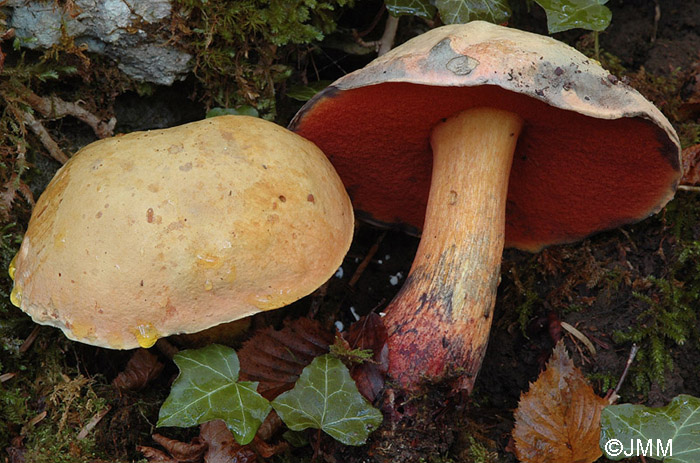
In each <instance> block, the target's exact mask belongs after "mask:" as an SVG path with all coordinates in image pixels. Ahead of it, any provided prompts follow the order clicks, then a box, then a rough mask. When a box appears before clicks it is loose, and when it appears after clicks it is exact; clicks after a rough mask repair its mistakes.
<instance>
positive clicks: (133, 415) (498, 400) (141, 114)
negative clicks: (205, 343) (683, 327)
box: [4, 0, 700, 463]
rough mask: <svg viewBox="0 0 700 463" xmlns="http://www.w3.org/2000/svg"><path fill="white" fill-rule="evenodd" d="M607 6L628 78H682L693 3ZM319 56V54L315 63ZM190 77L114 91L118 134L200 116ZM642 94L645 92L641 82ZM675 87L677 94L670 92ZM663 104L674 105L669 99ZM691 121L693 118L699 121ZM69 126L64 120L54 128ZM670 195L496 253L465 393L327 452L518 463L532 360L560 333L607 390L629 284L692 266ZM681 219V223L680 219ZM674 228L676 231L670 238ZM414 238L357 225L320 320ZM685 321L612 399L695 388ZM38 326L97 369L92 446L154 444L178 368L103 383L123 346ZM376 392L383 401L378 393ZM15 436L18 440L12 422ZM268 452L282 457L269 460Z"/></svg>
mask: <svg viewBox="0 0 700 463" xmlns="http://www.w3.org/2000/svg"><path fill="white" fill-rule="evenodd" d="M657 2H658V3H657ZM607 6H608V7H609V8H610V9H611V10H612V12H613V19H612V23H611V26H610V27H609V28H608V29H607V30H606V31H605V32H603V33H602V34H601V36H600V44H601V48H602V50H603V51H604V52H608V53H610V54H612V55H614V56H616V57H618V58H619V60H620V64H621V66H622V67H623V68H624V69H625V71H626V73H627V74H629V75H630V76H631V78H634V77H635V76H637V77H638V76H639V75H640V74H639V72H640V70H641V69H644V70H645V71H646V73H648V74H651V75H655V76H663V77H666V78H672V77H674V76H676V77H678V76H680V77H679V78H681V79H689V78H690V77H691V68H692V66H693V65H697V63H698V60H699V59H700V1H699V0H663V1H661V0H656V1H655V0H625V1H622V0H611V1H610V2H609V3H608V4H607ZM657 6H658V8H659V9H660V18H659V20H658V24H657V23H656V22H655V8H656V7H657ZM349 20H350V19H348V21H349ZM655 24H656V26H655ZM516 26H518V27H522V28H523V29H528V30H534V31H536V32H540V33H546V20H545V18H544V14H543V13H541V11H538V10H537V9H536V8H535V7H534V6H533V13H532V15H529V16H527V17H525V18H524V19H523V24H516ZM407 29H408V28H407ZM557 38H560V39H562V40H565V41H567V42H568V43H572V44H577V43H578V44H579V45H581V44H583V46H585V47H588V46H589V45H590V34H585V33H583V32H581V31H576V32H567V33H563V34H560V35H559V36H557ZM329 56H330V55H329ZM367 60H369V57H368V58H364V57H363V58H357V57H351V58H348V59H344V60H342V62H341V61H340V60H338V58H337V57H336V56H335V55H333V57H331V61H332V62H334V63H341V64H342V69H343V70H344V71H351V70H352V69H353V68H354V67H357V66H362V65H363V64H364V63H365V62H366V61H367ZM321 65H323V63H319V66H321ZM339 69H340V64H339V65H338V66H336V67H331V68H329V69H328V70H326V71H324V72H325V73H327V74H329V75H327V76H325V75H324V76H322V77H325V78H335V77H337V76H338V75H335V76H333V74H338V73H339ZM620 77H622V76H620ZM189 85H190V84H189V83H188V82H185V83H180V84H176V85H175V86H174V87H173V88H170V89H159V90H157V91H156V93H155V94H153V95H152V96H150V97H148V98H144V97H140V96H137V95H135V94H130V95H125V96H122V97H120V98H119V99H118V100H117V105H116V107H115V111H116V113H117V119H118V124H119V125H118V126H117V131H118V132H128V131H132V130H137V129H147V128H158V127H165V126H172V125H177V124H180V123H184V122H187V121H190V120H196V119H198V118H201V117H202V116H203V113H204V111H203V108H201V107H200V106H198V105H197V104H194V103H192V102H191V100H190V99H189V98H187V95H188V93H189V92H188V88H189V87H188V86H189ZM652 90H654V89H652ZM641 91H642V92H643V93H644V91H645V89H644V88H642V89H641ZM654 91H655V90H654ZM650 97H652V96H651V95H650ZM674 97H675V98H679V99H680V98H681V95H680V94H677V95H675V96H674ZM663 103H664V104H665V105H666V106H667V107H670V106H672V104H671V103H669V102H668V101H666V102H663ZM662 109H663V108H662ZM281 113H282V114H287V113H288V114H293V110H286V111H285V110H281ZM284 117H286V116H283V118H284ZM695 117H697V115H695ZM684 122H686V123H687V122H688V120H687V119H686V120H685V121H684ZM691 122H692V120H691ZM694 122H695V123H698V119H695V120H694ZM70 127H71V126H70V125H67V126H64V127H63V129H70ZM66 136H67V137H70V135H69V134H66ZM46 181H48V178H41V179H39V180H37V184H36V185H35V188H36V189H37V192H38V191H40V190H41V188H42V185H41V184H43V183H45V182H46ZM677 197H678V199H676V200H674V202H673V203H672V206H669V208H670V210H669V211H665V212H662V213H661V214H659V215H658V216H656V217H652V218H650V219H648V220H646V221H644V222H642V223H640V224H637V225H632V226H626V227H623V228H622V229H618V230H612V231H608V232H605V233H601V234H599V235H596V236H594V237H591V238H589V239H586V240H584V241H583V242H581V243H577V244H572V245H566V246H557V247H552V248H548V249H546V250H544V251H543V252H541V253H539V254H537V255H532V254H528V253H524V252H520V251H515V250H506V251H505V252H504V257H503V264H502V282H501V285H500V287H499V290H498V299H497V302H496V308H495V316H494V323H493V327H492V330H491V338H490V342H489V347H488V350H487V353H486V357H485V359H484V362H483V366H482V369H481V372H480V374H479V377H478V379H477V382H476V386H475V390H474V392H473V394H472V395H471V396H470V397H461V396H460V397H455V396H451V395H450V394H449V393H448V391H445V390H442V389H441V388H440V387H438V386H431V387H429V388H427V389H426V393H425V394H424V395H423V396H421V397H416V398H413V400H412V407H413V410H414V414H413V415H411V416H407V417H405V418H404V419H403V420H396V421H394V422H393V423H392V426H393V427H390V426H389V425H385V426H384V427H382V428H381V429H380V430H379V431H377V432H376V433H375V434H373V435H372V436H371V439H370V442H369V444H368V445H367V446H363V447H360V448H350V447H343V446H339V445H336V444H335V443H334V442H333V441H331V439H323V440H322V442H321V445H322V448H323V451H322V452H321V455H322V457H323V458H324V461H328V462H332V461H339V462H340V461H343V462H348V463H352V462H358V463H359V462H365V461H377V462H385V461H386V462H389V461H393V462H417V461H430V462H442V461H444V462H447V461H464V462H470V461H481V462H487V461H492V462H495V461H498V462H504V463H505V462H516V461H517V459H516V458H515V456H514V455H513V453H512V449H513V444H512V441H511V439H510V432H511V430H512V428H513V410H514V409H515V408H516V407H517V405H518V400H519V398H520V395H521V394H522V393H523V392H524V391H527V389H528V387H529V383H530V382H532V381H534V380H535V379H536V378H537V376H538V374H539V372H540V371H541V369H542V368H543V365H544V363H545V362H546V359H547V357H548V354H549V353H550V352H551V349H552V347H553V346H554V343H555V338H557V337H558V336H561V337H563V339H564V340H565V342H566V345H567V349H568V351H569V353H570V354H571V355H572V357H573V359H574V362H575V364H576V365H577V366H578V367H579V368H581V370H582V371H583V372H584V374H586V375H588V377H589V379H591V383H592V385H593V387H594V389H595V390H596V392H598V393H599V394H601V395H604V394H605V393H606V392H607V388H608V387H614V386H615V382H616V379H617V378H618V377H619V375H620V374H621V373H622V371H623V369H624V367H625V363H626V361H627V358H628V355H629V352H630V349H631V345H632V343H631V342H627V341H620V339H619V334H616V333H620V332H626V331H629V330H631V329H632V330H634V329H635V328H636V327H638V324H639V323H645V322H647V321H648V318H647V315H645V314H646V313H647V311H648V310H649V307H650V305H649V302H648V300H647V299H644V298H640V297H639V296H638V294H640V293H642V294H644V295H647V296H649V297H651V298H656V299H657V300H661V301H662V302H663V300H664V299H663V298H664V293H663V291H662V290H661V289H659V287H658V286H654V283H650V280H649V277H654V278H656V279H659V280H665V281H668V280H669V279H673V280H674V281H686V282H688V281H691V280H692V276H690V275H686V274H684V273H683V272H689V271H691V270H692V269H689V267H688V266H679V264H678V258H679V255H680V254H681V253H682V251H683V249H684V248H683V246H685V245H686V244H687V243H691V242H697V241H698V240H700V226H698V223H700V222H699V221H700V219H699V218H698V217H697V216H693V217H689V218H683V216H682V214H679V213H678V211H679V210H680V211H684V210H686V211H689V212H688V214H696V213H697V211H698V208H697V207H696V205H695V204H694V203H695V201H697V193H692V192H679V193H678V194H677ZM680 221H685V222H688V223H689V224H690V225H688V226H685V225H679V222H680ZM683 227H685V228H683ZM679 228H682V233H683V236H680V235H679V231H678V230H679ZM375 245H377V246H378V247H377V250H376V253H375V254H374V256H373V257H372V258H371V260H370V263H369V265H368V266H367V267H366V268H365V269H364V271H363V272H362V273H361V276H360V278H359V280H358V281H357V283H356V284H355V285H354V286H353V287H350V286H349V284H348V282H349V280H350V277H351V276H352V275H353V273H354V272H355V271H356V270H357V268H358V265H359V264H360V262H361V261H362V260H363V259H365V258H366V256H367V255H368V253H369V252H370V249H371V248H372V247H373V246H375ZM417 245H418V240H417V239H416V238H415V237H411V236H408V235H405V234H403V233H400V232H395V231H383V230H379V229H376V228H373V227H371V226H370V225H367V224H362V223H361V224H359V226H358V228H357V230H356V236H355V240H354V242H353V245H352V248H351V250H350V253H349V254H348V256H347V257H346V259H345V262H344V263H343V266H342V270H343V276H342V277H335V278H333V279H332V280H331V282H330V284H329V286H328V288H327V290H326V294H325V296H324V297H323V299H322V301H323V302H322V305H321V309H320V311H319V312H318V313H317V317H318V318H319V319H320V320H322V321H323V322H324V323H325V324H326V325H327V326H331V325H332V324H333V323H334V322H336V321H339V322H341V323H342V325H343V326H344V327H348V326H350V325H351V324H352V322H353V321H354V320H355V314H359V315H363V314H366V313H368V312H370V311H375V310H376V311H381V310H382V308H383V307H384V306H386V304H387V303H388V302H389V301H390V300H391V298H392V297H393V296H394V295H395V293H396V292H397V291H398V289H399V288H400V285H401V284H402V283H403V281H404V280H405V277H406V275H407V273H408V270H409V268H410V265H411V260H412V257H413V254H414V253H415V250H416V247H417ZM698 268H700V267H698ZM692 281H695V280H692ZM696 283H697V282H696ZM688 284H690V283H688ZM699 291H700V289H699ZM318 297H319V296H318V295H317V296H316V300H317V299H318ZM314 300H315V299H314V297H311V298H307V299H305V300H302V301H300V302H298V303H296V304H294V305H293V306H292V307H291V308H289V309H284V310H285V311H277V312H276V313H274V314H266V315H262V316H259V317H256V319H255V320H254V322H253V327H256V326H264V325H267V324H277V325H279V324H280V322H281V320H282V318H283V317H285V316H304V315H306V314H308V313H309V310H310V308H311V306H312V301H314ZM695 302H696V303H697V302H698V301H695ZM282 312H284V313H282ZM640 317H641V318H640ZM560 321H564V322H566V323H568V324H570V325H573V326H575V327H577V328H578V330H580V331H581V332H582V333H583V334H584V335H585V336H587V337H588V339H590V340H591V341H592V342H593V345H594V346H595V348H596V353H595V354H593V353H592V352H590V351H589V350H588V349H587V347H586V346H585V345H584V344H583V343H582V342H580V341H579V340H577V339H576V338H574V337H573V336H571V335H569V334H567V333H566V332H565V331H558V332H557V333H555V336H552V332H551V331H552V328H553V327H554V328H557V327H558V326H559V325H558V323H559V322H560ZM691 324H693V326H692V327H690V328H689V329H690V333H691V335H690V336H689V339H688V340H687V342H685V343H684V344H683V345H679V344H678V343H676V342H673V341H672V340H669V339H664V342H665V343H666V344H665V346H666V347H665V348H666V349H667V351H668V352H669V353H670V356H671V358H672V360H673V366H672V367H671V366H670V365H669V368H667V369H666V370H664V371H663V377H662V378H651V379H650V380H646V381H645V380H644V378H647V377H646V376H645V372H644V371H643V369H642V365H638V366H637V368H633V369H632V372H631V373H630V377H629V378H628V379H627V381H626V382H625V383H624V385H623V387H622V389H621V392H620V394H621V401H623V402H632V403H645V404H647V405H653V406H656V405H662V404H665V403H667V402H668V401H669V400H670V399H671V398H673V397H675V396H676V395H678V394H681V393H685V394H691V395H694V396H700V367H698V365H700V339H699V338H698V333H700V317H695V318H694V321H693V322H692V323H691ZM30 329H31V325H30V324H26V323H25V324H23V325H21V330H24V331H27V330H30ZM555 331H556V329H555ZM41 333H42V334H41V335H40V338H39V342H38V343H37V345H36V346H35V348H36V349H42V348H44V347H45V345H46V343H54V342H58V343H60V345H61V346H63V347H62V348H63V349H65V351H66V353H67V355H69V356H70V358H68V357H67V358H66V361H67V363H68V364H70V365H72V366H74V367H75V368H77V370H78V371H79V372H81V373H82V374H84V375H86V376H87V377H90V378H94V379H95V381H96V382H97V383H96V384H97V385H96V386H95V389H96V391H97V393H98V394H103V396H104V397H105V398H106V399H105V400H107V401H108V403H109V405H110V406H111V407H112V408H111V411H110V412H109V414H108V415H106V417H105V418H104V419H103V420H102V422H101V423H99V424H98V425H97V427H96V428H95V431H94V432H95V433H96V435H97V436H96V439H97V441H98V443H99V446H100V447H101V448H102V449H103V450H105V451H106V452H108V453H112V455H114V456H115V458H118V459H119V460H120V461H128V460H134V461H135V460H137V459H139V458H141V457H140V455H139V454H138V453H136V451H135V448H136V445H149V446H154V445H155V444H154V443H153V442H152V441H151V439H150V437H149V434H150V433H152V432H154V428H153V426H152V423H155V421H156V416H157V407H158V404H159V403H160V402H161V401H162V400H163V399H164V397H165V396H166V395H167V392H168V387H169V383H170V381H171V380H172V378H173V376H174V374H175V373H176V370H175V368H174V366H173V365H172V364H168V365H166V367H165V370H164V373H162V374H161V376H160V377H159V378H158V379H157V380H156V381H155V382H154V383H153V384H152V385H151V386H149V388H148V390H147V391H145V392H134V393H126V394H123V395H119V394H115V392H114V390H113V389H111V388H110V386H109V384H110V381H111V380H112V379H113V378H114V377H115V376H116V375H117V374H118V373H119V372H120V371H121V370H122V369H123V368H124V366H125V364H126V362H127V361H128V359H129V354H128V353H124V352H113V351H106V350H102V349H96V348H92V347H89V346H75V345H71V344H70V343H67V342H66V341H64V340H60V341H57V339H58V337H59V336H60V335H57V334H55V333H54V332H53V330H51V329H50V328H42V329H41ZM27 335H28V332H27ZM67 346H70V347H67ZM635 378H637V379H635ZM639 378H642V379H639ZM610 380H612V384H611V383H610V382H611V381H610ZM29 381H30V382H31V379H29ZM640 386H641V387H640ZM39 400H40V399H39V398H37V401H39ZM378 400H379V401H380V402H381V401H382V400H385V396H383V397H380V399H378ZM144 404H146V405H144ZM142 406H143V407H142ZM12 432H13V433H14V434H15V435H16V436H18V435H19V434H20V429H13V430H12ZM22 432H25V431H22ZM193 432H194V431H184V432H183V433H182V434H180V435H175V434H172V435H169V437H172V438H182V439H183V440H187V439H189V438H190V437H191V436H192V435H193ZM470 436H471V437H470ZM474 436H476V437H474ZM474 438H476V442H478V443H479V445H481V446H482V447H483V448H485V449H486V450H488V451H489V452H491V456H490V458H491V459H482V460H476V457H474V453H473V448H474ZM12 442H14V444H13V445H12V446H10V447H8V449H7V451H8V455H9V457H4V458H5V460H4V461H9V462H12V463H20V462H21V461H24V460H22V459H21V457H20V456H17V455H20V454H21V451H20V450H19V449H21V440H20V441H17V440H13V441H12ZM15 444H16V445H15ZM295 452H297V453H294V454H293V455H295V456H294V457H293V458H292V460H291V461H295V460H299V461H301V459H308V458H309V457H310V451H309V449H308V448H306V449H302V450H297V451H295ZM8 458H9V459H8ZM421 458H422V460H420V459H421ZM276 461H277V460H276ZM279 461H288V460H284V459H283V458H280V459H279ZM601 461H605V460H603V459H602V460H601ZM625 461H629V462H633V461H637V460H634V459H631V460H625Z"/></svg>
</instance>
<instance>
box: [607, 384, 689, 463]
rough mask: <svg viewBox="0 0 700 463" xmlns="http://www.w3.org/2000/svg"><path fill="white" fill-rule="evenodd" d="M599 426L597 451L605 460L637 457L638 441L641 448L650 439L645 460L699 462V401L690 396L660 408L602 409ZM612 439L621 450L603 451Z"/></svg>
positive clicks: (614, 407)
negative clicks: (649, 447) (648, 451)
mask: <svg viewBox="0 0 700 463" xmlns="http://www.w3.org/2000/svg"><path fill="white" fill-rule="evenodd" d="M600 424H601V431H600V448H601V449H602V450H603V454H604V455H605V457H606V458H609V459H611V460H615V461H617V460H621V459H622V458H626V457H628V456H630V455H637V453H638V452H637V451H638V447H639V446H638V444H637V440H638V439H639V440H640V441H641V447H642V448H643V447H645V446H646V445H647V443H648V442H649V440H650V439H651V441H652V447H651V449H652V453H651V454H649V453H647V456H650V457H652V458H655V459H658V460H662V461H663V462H664V463H691V462H698V461H700V446H699V445H698V442H700V399H698V398H695V397H693V396H689V395H679V396H678V397H675V398H674V399H673V400H671V403H669V404H668V405H666V406H665V407H660V408H649V407H645V406H643V405H632V404H623V405H611V406H609V407H605V408H604V409H603V413H602V414H601V417H600ZM611 439H617V440H618V441H619V442H621V444H622V447H619V446H616V447H606V444H607V443H608V442H609V441H610V440H611ZM669 440H670V441H671V442H672V455H671V454H669V453H670V452H669V450H671V449H669V448H668V442H669ZM657 442H658V443H660V444H661V448H659V447H658V446H657ZM608 445H609V444H608ZM633 446H634V447H633ZM662 453H666V455H665V456H664V455H662ZM625 454H626V455H625Z"/></svg>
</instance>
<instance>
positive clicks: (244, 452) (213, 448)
mask: <svg viewBox="0 0 700 463" xmlns="http://www.w3.org/2000/svg"><path fill="white" fill-rule="evenodd" d="M199 439H200V440H201V441H202V442H204V443H205V444H206V445H207V451H206V453H205V454H204V463H232V462H236V463H254V462H255V461H256V457H255V452H254V451H253V450H252V449H251V448H250V447H249V446H247V445H239V444H238V443H237V442H236V440H235V439H234V438H233V434H232V433H231V431H229V429H228V427H226V423H224V422H223V421H222V420H214V421H208V422H206V423H202V425H201V426H200V428H199Z"/></svg>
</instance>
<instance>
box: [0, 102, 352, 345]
mask: <svg viewBox="0 0 700 463" xmlns="http://www.w3.org/2000/svg"><path fill="white" fill-rule="evenodd" d="M352 231H353V213H352V208H351V205H350V201H349V199H348V197H347V194H346V193H345V189H344V187H343V185H342V183H341V181H340V179H339V178H338V176H337V174H336V173H335V171H334V169H333V167H332V166H331V164H330V163H329V162H328V160H327V159H326V157H325V156H324V155H323V153H322V152H321V151H320V150H319V149H318V148H317V147H316V146H315V145H314V144H313V143H311V142H309V141H307V140H304V139H303V138H301V137H299V136H298V135H296V134H293V133H291V132H289V131H287V130H286V129H284V128H282V127H279V126H277V125H275V124H273V123H271V122H267V121H264V120H261V119H256V118H250V117H243V116H222V117H217V118H212V119H207V120H203V121H199V122H194V123H191V124H186V125H183V126H180V127H175V128H171V129H165V130H154V131H149V132H137V133H132V134H129V135H124V136H119V137H114V138H110V139H106V140H101V141H98V142H95V143H93V144H91V145H89V146H87V147H85V148H83V149H82V150H81V151H80V152H78V153H77V154H76V155H75V156H74V157H73V158H72V159H71V160H70V161H69V162H68V163H67V164H66V165H65V166H64V167H63V168H61V170H59V172H58V173H57V174H56V176H55V177H54V179H53V180H52V181H51V183H50V184H49V186H48V187H47V188H46V191H45V192H44V193H43V194H42V195H41V197H40V199H39V201H38V202H37V204H36V207H35V209H34V212H33V214H32V218H31V220H30V223H29V228H28V230H27V233H26V235H25V237H24V241H23V242H22V246H21V248H20V251H19V253H18V255H17V257H16V259H15V261H14V263H13V265H12V268H11V270H10V272H11V274H13V276H14V279H15V282H14V289H13V291H12V301H13V303H14V304H15V305H17V306H19V307H20V308H21V309H22V310H24V311H25V312H27V313H28V314H30V315H31V316H32V318H33V319H34V320H35V321H36V322H37V323H41V324H45V325H53V326H56V327H58V328H61V329H62V330H63V331H64V333H65V334H66V335H67V336H68V337H69V338H71V339H73V340H77V341H81V342H85V343H88V344H94V345H97V346H103V347H109V348H116V349H128V348H133V347H137V346H139V345H140V346H143V347H149V346H150V345H152V344H153V343H154V342H155V341H156V339H157V338H159V337H162V336H167V335H170V334H175V333H192V332H198V331H201V330H204V329H206V328H208V327H211V326H214V325H218V324H220V323H224V322H229V321H232V320H236V319H240V318H243V317H245V316H247V315H250V314H253V313H256V312H259V311H261V310H269V309H275V308H278V307H281V306H284V305H287V304H289V303H291V302H293V301H295V300H297V299H299V298H301V297H303V296H305V295H307V294H309V293H310V292H312V291H313V290H314V289H316V288H317V287H318V286H320V285H321V284H322V283H323V282H324V281H326V280H327V279H328V278H330V277H331V276H332V275H333V273H334V272H335V271H336V269H337V268H338V266H339V265H340V263H341V261H342V259H343V256H344V255H345V253H346V252H347V249H348V248H349V246H350V241H351V239H352Z"/></svg>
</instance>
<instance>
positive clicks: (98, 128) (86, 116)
mask: <svg viewBox="0 0 700 463" xmlns="http://www.w3.org/2000/svg"><path fill="white" fill-rule="evenodd" d="M23 90H24V92H23V97H24V99H25V101H26V102H27V103H29V105H30V106H31V107H32V108H34V109H35V110H36V111H39V112H40V113H41V114H42V115H43V116H44V117H51V118H60V117H63V116H73V117H75V118H76V119H79V120H81V121H83V122H85V123H86V124H87V125H89V126H90V128H92V131H93V132H95V135H97V137H98V138H107V137H111V136H112V135H114V125H115V124H116V123H117V120H116V118H114V117H112V118H111V119H110V120H109V121H107V122H105V121H102V120H101V119H100V118H99V117H97V116H95V115H94V114H92V113H91V112H90V111H88V110H86V109H84V108H82V107H80V106H79V105H78V104H77V103H71V102H70V101H64V100H62V99H60V98H58V97H56V96H49V97H41V96H39V95H37V94H36V93H34V92H32V91H31V90H29V89H28V88H25V89H23Z"/></svg>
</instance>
